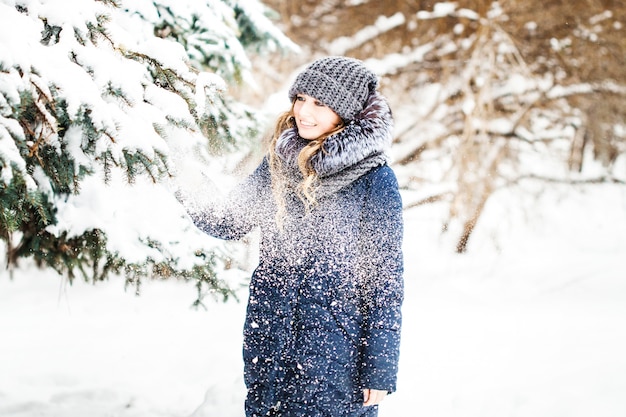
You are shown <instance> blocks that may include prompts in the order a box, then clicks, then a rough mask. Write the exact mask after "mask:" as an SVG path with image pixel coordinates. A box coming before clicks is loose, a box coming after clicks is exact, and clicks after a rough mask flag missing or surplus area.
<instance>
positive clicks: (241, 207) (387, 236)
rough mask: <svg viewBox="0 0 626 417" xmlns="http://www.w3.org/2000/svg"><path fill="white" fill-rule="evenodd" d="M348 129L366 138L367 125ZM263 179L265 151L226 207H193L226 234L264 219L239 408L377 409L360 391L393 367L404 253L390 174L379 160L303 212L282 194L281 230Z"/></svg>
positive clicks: (318, 413) (257, 414)
mask: <svg viewBox="0 0 626 417" xmlns="http://www.w3.org/2000/svg"><path fill="white" fill-rule="evenodd" d="M385 126H386V125H385ZM359 129H360V128H359ZM346 130H347V133H346V134H347V135H348V139H351V138H352V136H350V135H353V136H354V135H356V137H355V138H354V139H356V140H355V141H354V143H355V144H356V145H355V146H356V147H357V148H358V149H361V147H362V146H364V144H363V143H361V142H359V140H361V141H362V140H363V139H364V138H363V137H362V135H364V134H365V133H367V132H361V130H358V132H357V133H358V134H355V133H354V131H352V130H350V129H346ZM380 135H383V133H381V134H380ZM384 135H387V136H388V132H384ZM368 138H369V136H368ZM339 139H341V140H342V141H344V142H345V140H346V138H345V137H343V138H339ZM365 139H367V138H365ZM374 139H375V140H374V141H378V140H379V139H380V140H382V139H381V137H375V138H374ZM387 139H388V138H387V137H386V136H385V139H384V140H387ZM290 140H292V141H293V140H295V141H296V142H298V140H299V138H297V137H295V138H291V139H290ZM344 142H342V143H344ZM370 142H371V140H370ZM344 144H345V143H344ZM329 146H332V142H329ZM296 147H297V146H296ZM378 147H379V146H378V145H376V146H374V147H373V148H376V149H378ZM342 149H343V150H341V151H339V152H340V153H341V152H343V151H346V149H347V152H349V153H352V152H353V150H351V149H350V146H348V148H345V147H343V145H342ZM376 152H378V150H377V151H371V152H370V151H368V152H366V153H367V154H372V153H376ZM366 156H367V155H366ZM357 159H358V160H359V162H357V164H358V163H360V160H361V159H363V158H361V157H358V158H357ZM340 160H341V161H344V162H345V161H346V157H345V155H344V156H342V157H341V158H340ZM326 162H328V161H326ZM348 164H349V165H354V164H353V163H352V162H349V163H348ZM331 165H334V163H331ZM333 175H334V176H335V177H336V176H337V175H341V170H340V171H339V172H334V173H333ZM321 180H322V182H323V181H324V178H322V179H321ZM270 181H271V177H270V171H269V164H268V162H267V159H265V160H264V161H263V162H262V163H261V165H260V166H259V167H258V168H257V169H256V171H255V172H254V173H253V174H252V175H251V176H250V177H249V178H248V179H247V180H246V181H244V182H243V183H242V184H241V185H240V186H239V187H238V188H237V189H236V190H235V191H234V192H233V194H232V195H231V198H230V204H229V209H228V210H226V211H224V212H222V213H221V214H216V213H207V212H205V213H192V218H193V219H194V221H195V223H196V224H197V225H198V226H199V227H200V228H201V229H203V230H204V231H206V232H207V233H209V234H211V235H213V236H216V237H219V238H223V239H238V238H241V237H242V236H244V235H245V234H247V233H248V232H249V231H250V230H252V229H253V228H256V227H258V228H260V232H261V233H260V256H259V265H258V267H257V268H256V269H255V271H254V273H253V275H252V278H251V282H250V291H249V299H248V307H247V315H246V320H245V324H244V346H243V358H244V376H245V383H246V386H247V388H248V396H247V399H246V415H247V416H248V417H253V416H254V417H261V416H267V415H272V416H281V417H295V416H299V417H304V416H306V417H331V416H332V417H353V416H354V417H356V416H375V415H377V407H376V406H374V407H363V405H362V404H363V394H362V390H363V389H364V388H370V389H379V390H386V391H388V392H393V391H395V389H396V374H397V368H398V356H399V343H400V326H401V304H402V300H403V281H402V273H403V259H402V249H401V246H402V203H401V199H400V194H399V192H398V184H397V181H396V177H395V175H394V173H393V171H392V169H391V168H390V167H389V166H387V165H386V164H383V165H379V166H375V167H373V168H371V169H369V170H367V171H366V172H365V173H363V174H359V176H358V178H350V180H349V181H348V182H347V184H345V185H344V186H342V187H340V189H339V190H337V191H335V192H333V193H332V194H330V195H327V196H323V197H321V198H319V199H318V204H317V205H316V206H315V207H314V208H313V209H312V210H311V211H310V212H309V213H308V214H305V209H304V205H303V203H302V202H301V201H300V199H299V198H298V197H297V196H296V195H295V194H293V193H291V194H288V195H287V196H286V206H287V216H286V219H285V221H284V225H283V229H282V230H280V229H279V228H278V227H277V224H276V222H275V213H276V203H275V200H274V197H273V195H272V191H271V183H270Z"/></svg>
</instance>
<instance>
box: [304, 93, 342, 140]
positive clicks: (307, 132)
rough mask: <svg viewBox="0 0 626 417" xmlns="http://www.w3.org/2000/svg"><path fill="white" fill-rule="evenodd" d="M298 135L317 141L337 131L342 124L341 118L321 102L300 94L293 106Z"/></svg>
mask: <svg viewBox="0 0 626 417" xmlns="http://www.w3.org/2000/svg"><path fill="white" fill-rule="evenodd" d="M293 115H294V117H295V119H296V126H297V127H298V133H299V134H300V137H302V138H303V139H309V140H312V139H317V138H319V137H320V136H322V135H324V134H325V133H329V132H331V131H332V130H335V129H336V128H337V126H338V125H339V124H340V123H341V117H339V116H338V115H337V113H335V112H334V111H333V110H331V108H330V107H328V106H325V105H324V104H323V103H322V102H320V101H319V100H317V99H315V98H313V97H311V96H307V95H306V94H298V95H297V96H296V101H295V103H294V105H293Z"/></svg>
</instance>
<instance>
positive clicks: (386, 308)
mask: <svg viewBox="0 0 626 417" xmlns="http://www.w3.org/2000/svg"><path fill="white" fill-rule="evenodd" d="M361 237H362V240H361V242H360V245H361V255H362V259H361V265H362V268H361V272H362V274H363V276H362V282H363V288H362V291H363V295H364V300H363V305H364V312H365V318H366V319H365V328H364V336H363V339H362V343H363V346H362V364H361V383H362V386H363V388H370V389H378V390H386V391H388V392H389V393H391V392H394V391H395V390H396V380H397V372H398V359H399V353H400V328H401V322H402V313H401V306H402V302H403V298H404V282H403V255H402V238H403V219H402V200H401V197H400V193H399V190H398V182H397V180H396V177H395V174H394V173H393V171H392V170H391V168H389V167H387V166H384V167H381V168H379V169H377V170H376V171H375V173H374V175H373V178H372V180H371V184H370V190H369V194H368V198H367V199H366V202H365V205H364V211H363V215H362V219H361Z"/></svg>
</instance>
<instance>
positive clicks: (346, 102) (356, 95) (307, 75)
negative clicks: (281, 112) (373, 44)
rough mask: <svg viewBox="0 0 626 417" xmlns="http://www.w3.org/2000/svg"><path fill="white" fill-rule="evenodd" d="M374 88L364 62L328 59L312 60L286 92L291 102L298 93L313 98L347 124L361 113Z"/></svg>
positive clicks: (345, 58) (335, 57)
mask: <svg viewBox="0 0 626 417" xmlns="http://www.w3.org/2000/svg"><path fill="white" fill-rule="evenodd" d="M377 86H378V78H377V77H376V75H375V74H374V73H373V72H371V71H370V70H368V69H367V68H366V67H365V65H364V64H363V62H361V61H359V60H358V59H354V58H347V57H341V56H331V57H326V58H321V59H318V60H316V61H314V62H313V63H312V64H310V65H309V66H308V67H306V69H305V70H304V71H302V72H301V73H300V74H298V76H297V77H296V80H295V81H294V83H293V85H292V86H291V88H290V89H289V100H291V101H292V102H293V100H294V99H295V97H296V95H297V94H306V95H308V96H311V97H315V98H316V99H318V100H319V101H321V102H322V103H324V104H325V105H327V106H328V107H330V108H331V109H333V111H334V112H335V113H337V114H338V115H339V117H341V118H342V119H343V120H344V121H349V120H352V119H354V118H355V117H356V115H358V114H359V112H361V110H363V107H364V106H365V103H366V102H367V98H368V97H369V95H370V93H371V92H373V91H374V90H376V87H377Z"/></svg>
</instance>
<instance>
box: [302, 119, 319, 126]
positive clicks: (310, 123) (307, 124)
mask: <svg viewBox="0 0 626 417" xmlns="http://www.w3.org/2000/svg"><path fill="white" fill-rule="evenodd" d="M300 125H301V126H303V127H314V126H315V123H312V122H306V121H304V120H300Z"/></svg>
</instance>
